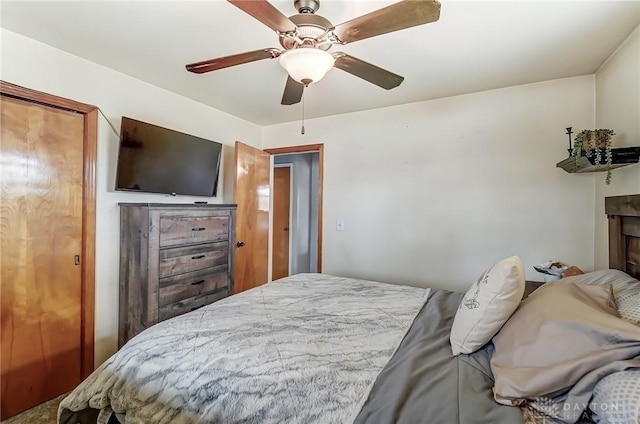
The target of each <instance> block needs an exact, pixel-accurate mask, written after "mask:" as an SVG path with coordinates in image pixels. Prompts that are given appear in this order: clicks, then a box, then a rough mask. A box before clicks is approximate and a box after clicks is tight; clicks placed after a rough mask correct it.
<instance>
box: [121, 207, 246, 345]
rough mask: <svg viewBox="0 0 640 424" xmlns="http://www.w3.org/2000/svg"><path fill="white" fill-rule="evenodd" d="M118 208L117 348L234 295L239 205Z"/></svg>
mask: <svg viewBox="0 0 640 424" xmlns="http://www.w3.org/2000/svg"><path fill="white" fill-rule="evenodd" d="M119 205H120V307H119V328H118V348H120V347H121V346H122V345H124V344H125V343H126V342H127V341H128V340H129V339H131V338H132V337H133V336H135V335H136V334H138V333H139V332H141V331H142V330H144V329H145V328H147V327H150V326H151V325H153V324H156V323H158V322H160V321H164V320H166V319H169V318H171V317H174V316H177V315H180V314H183V313H186V312H190V311H193V310H195V309H198V308H200V307H202V306H205V305H208V304H210V303H212V302H215V301H216V300H220V299H222V298H224V297H227V296H228V295H229V294H230V293H232V292H233V254H234V250H235V214H236V205H189V204H160V203H120V204H119Z"/></svg>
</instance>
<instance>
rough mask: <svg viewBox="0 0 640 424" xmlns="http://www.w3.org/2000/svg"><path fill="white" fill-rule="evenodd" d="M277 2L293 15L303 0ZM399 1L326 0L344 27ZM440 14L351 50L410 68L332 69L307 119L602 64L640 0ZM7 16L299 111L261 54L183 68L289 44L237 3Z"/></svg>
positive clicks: (16, 5)
mask: <svg viewBox="0 0 640 424" xmlns="http://www.w3.org/2000/svg"><path fill="white" fill-rule="evenodd" d="M272 3H273V4H274V5H275V6H276V7H277V8H278V9H279V10H280V11H282V12H283V13H284V14H285V15H287V16H290V15H292V14H294V13H295V9H294V7H293V0H286V1H280V0H277V1H276V0H274V1H272ZM391 3H393V1H367V0H358V1H355V0H350V1H343V0H322V2H321V6H320V9H319V10H318V12H317V14H319V15H322V16H324V17H325V18H327V19H329V20H330V21H331V22H332V23H333V24H339V23H342V22H344V21H347V20H350V19H352V18H354V17H357V16H359V15H361V14H364V13H368V12H370V11H373V10H376V9H379V8H381V7H384V6H386V5H388V4H391ZM441 3H442V9H441V14H440V20H439V21H437V22H434V23H431V24H426V25H422V26H419V27H414V28H409V29H405V30H402V31H397V32H394V33H390V34H385V35H381V36H378V37H373V38H370V39H366V40H362V41H358V42H355V43H352V44H348V45H346V46H342V47H339V48H336V46H334V47H333V48H332V50H331V51H344V52H346V53H348V54H350V55H352V56H356V57H358V58H360V59H363V60H365V61H367V62H371V63H373V64H375V65H377V66H380V67H382V68H385V69H388V70H390V71H392V72H395V73H397V74H400V75H402V76H404V77H405V80H404V82H403V83H402V85H400V87H398V88H396V89H393V90H390V91H386V90H383V89H381V88H379V87H377V86H375V85H373V84H370V83H368V82H366V81H364V80H361V79H359V78H357V77H354V76H352V75H350V74H348V73H346V72H343V71H341V70H339V69H332V70H331V71H330V72H329V73H328V74H327V76H326V77H325V78H324V79H323V80H322V81H320V82H318V83H317V84H313V85H311V86H310V87H309V88H308V89H307V90H306V91H305V103H306V104H305V115H306V117H307V118H312V117H319V116H326V115H334V114H341V113H345V112H352V111H358V110H365V109H374V108H379V107H385V106H391V105H397V104H402V103H410V102H416V101H422V100H428V99H434V98H440V97H447V96H453V95H458V94H464V93H471V92H476V91H482V90H488V89H493V88H499V87H507V86H512V85H517V84H524V83H530V82H536V81H543V80H550V79H555V78H563V77H570V76H577V75H586V74H592V73H594V72H595V71H596V70H597V69H598V68H599V67H600V66H601V65H602V63H603V62H604V61H605V60H606V59H607V58H608V57H609V56H610V55H611V53H613V51H614V50H615V49H616V47H617V46H619V45H620V44H621V43H622V42H623V41H624V40H625V38H627V36H628V35H629V34H630V33H631V32H632V31H633V29H634V28H636V27H637V26H638V25H639V24H640V0H633V1H614V0H601V1H595V0H588V1H566V2H560V1H534V2H526V1H517V0H510V1H451V0H441ZM0 6H1V12H2V17H1V20H0V25H1V26H2V27H4V28H6V29H8V30H10V31H13V32H17V33H19V34H23V35H25V36H27V37H30V38H34V39H36V40H39V41H42V42H44V43H46V44H49V45H51V46H54V47H57V48H60V49H62V50H66V51H68V52H70V53H73V54H76V55H78V56H81V57H85V58H87V59H89V60H91V61H94V62H97V63H100V64H102V65H105V66H108V67H110V68H113V69H115V70H118V71H120V72H123V73H125V74H128V75H131V76H134V77H136V78H139V79H141V80H144V81H148V82H149V83H152V84H154V85H157V86H159V87H163V88H166V89H168V90H170V91H173V92H176V93H179V94H182V95H184V96H186V97H189V98H192V99H194V100H197V101H199V102H202V103H205V104H207V105H210V106H212V107H214V108H216V109H219V110H222V111H225V112H228V113H230V114H232V115H235V116H238V117H241V118H244V119H246V120H248V121H251V122H254V123H256V124H259V125H270V124H275V123H280V122H288V121H295V120H299V119H300V117H301V114H302V106H301V104H298V105H293V106H282V105H280V100H281V98H282V92H283V89H284V85H285V81H286V72H285V71H284V70H283V69H282V68H281V67H280V65H279V63H278V61H277V60H262V61H259V62H253V63H248V64H244V65H240V66H236V67H232V68H227V69H223V70H219V71H214V72H210V73H207V74H202V75H197V74H192V73H190V72H187V71H186V70H185V68H184V65H185V64H187V63H192V62H197V61H201V60H205V59H210V58H214V57H219V56H226V55H229V54H235V53H241V52H245V51H250V50H257V49H262V48H266V47H280V45H279V43H278V38H277V36H276V34H275V33H273V32H272V31H271V30H270V29H269V28H268V27H266V26H264V25H263V24H261V23H260V22H258V21H257V20H255V19H253V18H252V17H251V16H249V15H247V14H245V13H244V12H242V11H241V10H240V9H238V8H236V7H235V6H233V5H231V4H230V3H227V2H226V1H222V0H216V1H39V2H38V1H5V0H2V2H1V4H0ZM638 54H640V52H639V53H638Z"/></svg>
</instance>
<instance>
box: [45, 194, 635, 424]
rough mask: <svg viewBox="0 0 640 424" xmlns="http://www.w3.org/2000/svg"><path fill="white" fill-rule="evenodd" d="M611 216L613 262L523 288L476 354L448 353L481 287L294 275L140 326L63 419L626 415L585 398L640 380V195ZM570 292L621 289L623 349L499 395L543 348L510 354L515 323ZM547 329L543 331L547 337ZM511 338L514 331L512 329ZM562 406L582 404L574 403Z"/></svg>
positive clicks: (614, 207)
mask: <svg viewBox="0 0 640 424" xmlns="http://www.w3.org/2000/svg"><path fill="white" fill-rule="evenodd" d="M606 212H607V214H608V216H609V223H610V225H609V229H610V255H611V258H610V261H611V266H612V268H616V269H615V270H604V271H597V272H594V273H588V274H585V275H581V276H575V277H569V278H565V279H562V280H559V281H558V282H557V283H558V284H555V283H553V286H552V285H551V284H549V283H548V284H545V285H544V287H542V288H540V289H538V290H536V291H535V292H533V294H532V295H531V296H529V297H527V298H526V299H524V300H522V301H521V299H522V293H523V291H524V287H521V289H522V291H519V292H516V293H515V295H517V296H519V298H518V299H517V302H516V303H517V304H516V306H515V307H514V309H515V311H511V313H510V314H507V315H509V316H507V317H506V318H505V319H506V320H507V321H506V323H503V324H500V326H498V329H497V330H496V331H498V332H497V333H496V335H495V336H494V337H492V338H490V340H489V341H488V342H486V343H482V342H481V343H477V344H478V345H481V346H479V347H476V348H475V350H474V351H473V352H470V353H462V354H455V355H454V354H453V353H452V343H453V336H452V334H453V333H454V332H455V331H457V329H456V325H457V324H456V321H457V320H456V316H458V317H460V316H461V315H462V313H461V312H460V311H461V310H462V309H464V305H468V306H469V311H471V312H472V313H474V312H477V311H478V310H480V309H481V308H478V304H479V303H481V302H479V301H478V299H479V298H478V297H477V290H476V292H475V293H474V291H473V286H472V287H471V288H470V291H469V292H467V293H466V294H463V293H454V292H450V291H446V290H439V289H429V288H416V287H409V286H402V285H393V284H386V283H380V282H373V281H364V280H358V279H352V278H345V277H336V276H329V275H323V274H299V275H295V276H291V277H287V278H285V279H282V280H278V281H274V282H271V283H268V284H266V285H264V286H261V287H258V288H255V289H252V290H248V291H246V292H243V293H240V294H238V295H234V296H231V297H229V298H226V299H224V300H221V301H219V302H216V303H214V304H212V305H209V306H207V307H204V308H201V309H198V310H196V311H194V312H191V313H188V314H185V315H181V316H179V317H176V318H173V319H170V320H168V321H164V322H161V323H159V324H156V325H154V326H153V327H151V328H149V329H147V330H145V331H143V332H142V333H140V334H138V335H137V336H136V337H134V338H133V339H131V340H130V341H129V342H128V343H127V344H126V345H125V346H123V348H122V349H120V350H119V351H118V352H117V353H116V354H114V355H113V356H112V357H111V358H110V359H109V360H107V361H106V362H105V363H104V364H102V365H101V366H100V367H99V368H98V369H96V371H94V373H92V374H91V375H90V376H89V377H88V378H87V379H86V380H85V381H83V382H82V383H81V384H80V385H79V386H78V387H77V388H76V389H75V390H74V391H72V392H71V394H70V395H69V396H67V397H66V398H65V399H64V400H63V401H62V402H61V404H60V408H59V411H58V422H59V423H60V424H76V423H107V422H109V423H110V424H113V423H118V422H120V423H133V424H135V423H146V424H149V423H283V422H285V423H305V424H306V423H309V424H311V423H357V424H364V423H392V422H399V423H425V424H427V423H429V424H439V423H443V424H457V423H460V424H462V423H464V424H471V423H478V424H480V423H509V424H511V423H513V424H518V423H538V422H545V423H549V422H553V421H551V420H552V419H553V418H552V417H555V418H557V419H562V421H563V422H592V421H591V419H592V418H596V419H600V420H601V422H625V421H615V419H616V418H615V415H616V414H617V415H620V414H619V412H620V411H613V412H615V414H614V415H611V414H609V415H607V414H608V413H609V412H612V411H602V410H600V411H595V413H594V411H592V409H597V408H595V407H593V405H591V409H590V404H592V403H593V401H594V399H599V400H600V401H601V403H600V405H604V404H605V402H609V400H606V399H607V396H609V395H610V394H611V393H613V392H616V393H617V392H619V390H617V388H616V387H617V386H616V384H618V383H617V381H616V378H618V377H624V378H623V382H624V384H627V383H628V381H631V382H632V384H633V382H634V381H640V380H636V377H638V378H640V374H635V372H636V371H640V329H638V327H637V324H639V323H640V318H638V322H637V323H636V322H633V321H634V319H635V318H634V317H635V314H636V313H637V312H639V311H640V283H638V280H637V279H636V278H637V277H638V276H639V273H640V267H639V264H640V260H639V258H640V195H635V196H618V197H615V198H607V199H606ZM491 269H493V268H491ZM488 275H489V276H490V275H492V274H489V271H487V272H486V273H485V274H483V277H481V278H480V279H479V280H478V282H477V283H476V285H477V287H479V288H480V287H482V284H484V283H486V282H487V278H488V277H487V276H488ZM575 287H578V289H579V290H586V291H588V290H599V292H598V293H600V292H602V293H604V294H605V295H606V294H607V293H610V298H609V300H614V297H615V302H616V303H615V305H613V304H612V307H615V308H616V312H615V314H610V315H612V316H611V317H610V319H611V320H612V321H611V322H613V323H614V324H613V325H614V326H615V328H616V330H615V331H616V333H615V334H616V336H615V337H609V338H608V339H607V343H609V345H611V346H612V347H611V349H609V350H607V354H611V355H613V354H614V353H615V354H616V355H617V356H615V357H613V356H611V357H601V356H598V355H595V356H598V357H597V358H596V360H597V361H596V362H593V364H597V366H596V365H592V366H591V368H592V369H590V370H589V372H583V373H582V374H581V375H580V378H577V379H576V383H575V384H572V385H571V386H570V387H565V388H564V389H563V390H555V391H553V392H548V391H546V392H545V391H542V392H539V393H538V392H537V395H536V396H535V397H532V396H529V397H526V396H525V397H522V398H519V397H516V398H512V397H508V396H506V395H503V393H498V391H497V389H496V388H497V387H498V386H499V385H504V386H505V387H507V386H509V384H506V385H505V383H504V382H505V381H507V382H508V383H513V384H512V385H513V386H514V387H515V386H518V384H520V383H521V382H520V381H518V378H519V376H520V374H518V375H516V376H513V375H509V374H508V373H507V378H506V379H505V378H504V377H503V376H502V371H501V370H503V369H504V361H506V362H509V361H511V360H512V359H513V357H523V358H526V356H527V353H528V352H534V351H535V349H527V350H526V351H524V352H523V353H522V354H518V355H512V354H509V351H508V349H511V348H512V347H509V343H513V340H520V338H522V339H523V340H525V339H526V338H527V337H529V338H531V337H532V336H531V334H530V333H532V332H531V331H522V330H521V329H519V328H518V325H519V324H518V319H519V320H520V321H523V320H530V318H528V317H527V316H526V313H527V311H528V310H531V309H532V308H535V307H536V306H535V302H541V301H545V300H544V296H547V297H549V296H555V294H554V293H553V292H552V290H555V289H556V288H557V289H558V290H565V289H567V288H569V289H571V290H573V289H574V288H575ZM518 290H520V289H518ZM529 291H530V290H529ZM470 293H471V294H470ZM581 293H582V292H581ZM472 295H473V296H472ZM513 296H514V295H512V296H511V298H513ZM551 298H552V299H555V297H551ZM547 302H548V300H547ZM621 305H622V307H623V310H622V311H621V310H620V307H621ZM548 309H550V310H552V309H553V308H552V307H549V308H548ZM559 309H563V308H562V307H560V308H559ZM623 312H624V313H623ZM493 315H495V314H493V312H492V316H493ZM520 315H522V317H520V318H518V317H519V316H520ZM613 315H615V316H613ZM622 315H626V318H625V317H623V318H625V319H621V318H620V317H619V316H622ZM608 319H609V318H608ZM629 321H631V322H629ZM458 322H460V320H458ZM527 322H530V321H527ZM511 324H513V325H511ZM554 325H555V322H554ZM570 325H571V326H572V327H575V326H576V325H575V322H572V323H571V324H570ZM581 325H584V324H581ZM618 326H619V327H618ZM512 327H513V328H512ZM548 327H549V326H546V325H545V326H542V325H541V326H540V331H539V333H540V334H544V331H546V329H547V328H548ZM555 327H557V325H556V326H555ZM619 329H621V330H619ZM605 330H607V331H610V330H611V329H605ZM554 331H555V330H554ZM589 331H591V329H589V330H588V331H587V332H589ZM603 331H604V330H603ZM509 332H511V333H512V334H516V335H517V337H514V336H509V337H507V336H506V334H509ZM578 333H579V334H584V333H585V331H583V330H581V331H579V332H578ZM636 333H637V337H636ZM579 334H578V335H579ZM594 334H595V333H594ZM603 334H605V337H606V336H607V334H610V333H606V332H605V333H603ZM594 337H596V336H594ZM525 342H528V341H527V340H525V341H523V343H525ZM518 343H520V342H519V341H518ZM517 347H518V346H516V348H517ZM454 350H455V349H454ZM542 356H544V355H542ZM593 356H594V355H592V356H591V357H589V358H587V359H590V358H592V357H593ZM500 359H502V360H503V363H500V361H499V360H500ZM580 360H586V359H585V358H581V359H580ZM577 362H578V361H577V360H576V361H574V362H572V363H571V364H572V365H575V364H576V363H577ZM569 368H570V367H569ZM550 373H551V374H552V372H551V371H550ZM524 374H526V373H523V375H524ZM572 374H575V373H573V372H572ZM573 377H575V376H573ZM574 379H575V378H574ZM629 379H631V380H629ZM512 380H513V381H512ZM530 380H531V381H535V380H537V378H530ZM514 381H515V382H516V383H518V384H515V383H514ZM525 383H527V382H525ZM545 383H546V381H545ZM605 383H606V384H605ZM621 384H622V383H621ZM610 386H611V387H613V388H611V387H610ZM509 387H510V386H509ZM625 387H626V386H625ZM638 387H639V390H640V384H638ZM632 389H633V387H632ZM632 395H633V394H632ZM598 396H599V397H598ZM496 399H498V400H499V402H500V403H499V402H497V401H496ZM514 399H515V400H514ZM566 405H582V406H584V408H582V410H581V411H565V410H564V409H565V408H564V407H565V406H566ZM625 405H626V404H625ZM625 407H626V406H625ZM626 408H627V409H629V408H635V406H634V405H631V406H629V407H626ZM639 408H640V407H639ZM568 412H570V413H568ZM624 413H628V414H631V413H633V411H631V412H627V410H626V409H625V412H624ZM594 414H595V416H594ZM610 415H611V416H613V418H611V417H610ZM620 416H621V415H620ZM609 418H611V419H609ZM606 419H608V421H606ZM623 419H626V418H625V417H623Z"/></svg>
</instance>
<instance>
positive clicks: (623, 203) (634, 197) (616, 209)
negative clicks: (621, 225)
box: [604, 194, 640, 216]
mask: <svg viewBox="0 0 640 424" xmlns="http://www.w3.org/2000/svg"><path fill="white" fill-rule="evenodd" d="M604 211H605V213H606V214H607V215H620V216H640V194H631V195H626V196H611V197H605V199H604Z"/></svg>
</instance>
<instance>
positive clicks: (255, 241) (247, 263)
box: [233, 141, 271, 293]
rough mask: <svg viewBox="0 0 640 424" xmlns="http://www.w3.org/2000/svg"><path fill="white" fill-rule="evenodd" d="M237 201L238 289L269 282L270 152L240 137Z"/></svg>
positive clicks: (235, 197)
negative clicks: (249, 143)
mask: <svg viewBox="0 0 640 424" xmlns="http://www.w3.org/2000/svg"><path fill="white" fill-rule="evenodd" d="M235 165H236V169H235V185H234V190H233V197H234V203H237V205H238V209H237V213H236V234H235V235H236V240H238V242H239V243H244V246H243V247H239V248H237V249H236V252H235V255H236V257H235V272H234V274H235V284H234V293H240V292H242V291H244V290H248V289H250V288H253V287H257V286H259V285H262V284H264V283H266V282H267V279H268V265H269V263H268V260H269V259H268V257H269V206H270V188H269V184H270V181H269V177H270V176H269V173H270V169H269V168H270V166H271V162H270V156H269V154H267V153H265V152H263V151H262V150H259V149H256V148H253V147H251V146H247V145H246V144H243V143H240V142H238V141H236V146H235Z"/></svg>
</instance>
